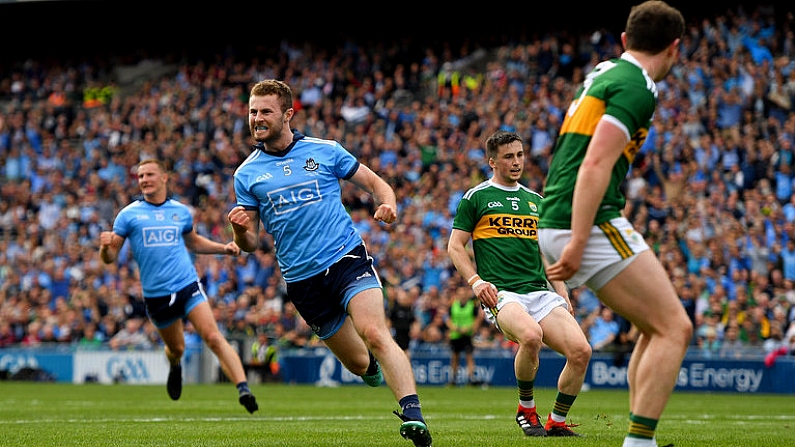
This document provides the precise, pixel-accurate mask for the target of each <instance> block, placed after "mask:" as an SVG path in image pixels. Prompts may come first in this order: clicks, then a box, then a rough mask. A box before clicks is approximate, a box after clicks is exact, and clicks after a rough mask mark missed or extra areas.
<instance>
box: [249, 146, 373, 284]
mask: <svg viewBox="0 0 795 447" xmlns="http://www.w3.org/2000/svg"><path fill="white" fill-rule="evenodd" d="M358 168H359V162H358V161H357V160H356V158H355V157H354V156H353V155H352V154H351V153H350V152H348V151H347V150H346V149H345V148H344V147H342V145H340V144H339V143H338V142H336V141H332V140H322V139H319V138H313V137H307V136H304V135H302V134H301V133H299V132H294V135H293V143H292V144H291V145H290V146H289V147H287V149H285V150H284V151H281V152H278V153H268V152H265V151H263V150H260V149H257V148H256V145H255V149H254V151H253V152H252V153H251V155H249V156H248V158H247V159H246V160H245V161H244V162H243V163H241V164H240V166H239V167H238V168H237V170H236V171H235V176H234V178H235V195H236V196H237V204H238V205H241V206H243V207H244V208H245V209H247V210H257V209H258V210H259V215H260V220H261V222H262V225H263V227H264V228H265V231H267V232H268V233H270V234H271V235H272V236H273V239H274V244H275V246H276V259H277V261H278V262H279V268H280V269H281V272H282V276H283V277H284V279H285V281H289V282H294V281H299V280H302V279H306V278H309V277H311V276H314V275H316V274H318V273H320V272H322V271H323V270H325V269H327V268H328V267H330V266H331V265H332V264H334V263H335V262H336V261H337V260H339V259H340V258H341V257H342V256H343V255H344V254H346V253H347V252H349V251H350V250H352V249H353V248H354V247H356V246H358V245H360V244H361V243H362V238H361V236H360V235H359V233H358V232H357V231H356V229H355V228H354V227H353V221H352V220H351V217H350V215H349V214H348V212H347V210H346V209H345V207H344V206H343V204H342V198H341V186H340V179H346V180H347V179H349V178H350V177H351V176H353V174H354V173H355V172H356V170H357V169H358Z"/></svg>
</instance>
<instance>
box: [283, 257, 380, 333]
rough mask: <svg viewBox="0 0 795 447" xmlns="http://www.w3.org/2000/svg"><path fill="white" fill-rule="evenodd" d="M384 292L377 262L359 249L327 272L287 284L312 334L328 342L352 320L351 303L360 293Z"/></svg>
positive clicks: (289, 295) (288, 294)
mask: <svg viewBox="0 0 795 447" xmlns="http://www.w3.org/2000/svg"><path fill="white" fill-rule="evenodd" d="M375 288H379V289H380V288H381V280H380V279H379V278H378V273H377V272H376V271H375V267H374V266H373V258H371V257H370V255H369V254H367V249H366V248H365V247H364V245H363V244H362V245H359V246H358V247H356V248H354V249H353V250H351V251H350V252H348V253H347V254H346V255H345V256H343V257H342V258H340V260H339V261H337V262H336V263H334V265H332V266H331V267H329V268H328V269H326V270H325V271H324V272H322V273H319V274H317V275H315V276H313V277H311V278H307V279H303V280H300V281H295V282H289V283H287V298H288V299H289V300H290V301H292V302H293V304H295V308H296V310H298V313H299V314H300V315H301V317H303V318H304V320H305V321H306V322H307V324H308V325H309V327H311V328H312V331H313V332H314V333H315V334H317V336H318V337H320V339H321V340H325V339H327V338H329V337H331V336H332V335H334V334H336V333H337V331H338V330H339V329H340V327H341V326H342V324H343V323H344V322H345V318H346V317H347V316H348V312H347V308H348V302H350V300H351V298H353V297H354V296H355V295H356V294H357V293H359V292H361V291H363V290H367V289H375Z"/></svg>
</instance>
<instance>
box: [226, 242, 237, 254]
mask: <svg viewBox="0 0 795 447" xmlns="http://www.w3.org/2000/svg"><path fill="white" fill-rule="evenodd" d="M224 253H226V254H228V255H235V256H237V255H239V254H240V247H238V246H237V244H236V243H235V242H234V241H232V242H230V243H228V244H226V245H224Z"/></svg>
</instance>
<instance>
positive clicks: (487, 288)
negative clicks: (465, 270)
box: [472, 280, 497, 308]
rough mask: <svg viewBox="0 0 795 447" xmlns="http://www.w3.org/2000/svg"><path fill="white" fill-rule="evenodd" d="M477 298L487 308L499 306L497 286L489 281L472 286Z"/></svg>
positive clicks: (481, 281) (478, 282)
mask: <svg viewBox="0 0 795 447" xmlns="http://www.w3.org/2000/svg"><path fill="white" fill-rule="evenodd" d="M472 291H473V292H475V296H476V297H477V299H479V300H480V302H481V303H483V304H484V305H485V306H486V307H488V308H492V307H494V306H496V305H497V286H495V285H494V284H492V283H490V282H487V281H483V280H480V281H477V282H475V284H474V285H473V286H472Z"/></svg>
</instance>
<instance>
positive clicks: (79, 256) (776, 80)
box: [0, 7, 795, 357]
mask: <svg viewBox="0 0 795 447" xmlns="http://www.w3.org/2000/svg"><path fill="white" fill-rule="evenodd" d="M617 37H618V36H616V35H613V34H612V33H611V32H610V31H608V30H605V29H598V30H588V32H586V33H582V34H579V35H574V34H570V33H566V32H560V33H548V34H544V35H539V36H532V37H528V38H526V39H524V40H518V39H517V40H512V41H510V42H505V43H503V44H501V45H499V46H496V47H493V48H487V47H480V46H475V45H469V44H466V43H465V44H462V45H461V47H460V48H451V47H444V48H442V49H437V48H432V47H428V48H426V49H425V51H424V53H422V54H414V53H408V52H406V51H403V49H402V47H401V46H399V45H398V44H393V46H372V47H370V46H363V45H359V44H357V43H356V42H355V41H347V42H346V43H345V45H340V46H337V47H335V48H333V49H328V48H323V47H320V46H317V47H315V46H312V45H309V44H300V45H299V44H296V43H294V42H290V41H287V40H285V41H283V42H282V44H281V46H280V47H279V48H278V49H277V50H276V51H275V52H274V53H273V54H271V55H265V56H263V57H253V58H243V57H239V56H236V55H235V53H234V52H233V51H229V52H226V53H223V54H214V55H208V57H207V58H205V59H191V58H186V57H183V58H180V57H179V55H175V56H174V57H173V58H172V59H163V60H150V59H146V60H143V59H142V60H138V61H136V63H137V64H138V67H140V66H142V65H146V66H147V67H155V68H157V70H154V69H149V70H144V71H146V73H147V74H148V77H146V76H142V77H139V78H138V80H139V82H123V81H122V80H121V79H120V78H119V76H118V74H119V72H116V71H113V70H112V69H111V68H109V67H108V66H103V65H97V64H92V63H90V62H82V63H74V64H67V65H63V64H61V65H58V64H56V65H50V64H44V63H42V62H41V61H36V60H26V61H24V62H20V63H18V64H15V65H13V66H12V67H9V68H7V69H4V70H5V72H0V75H1V76H0V104H2V109H0V160H1V161H2V162H1V163H0V169H1V171H0V189H2V200H0V348H3V347H10V346H26V347H28V346H30V347H32V346H38V345H41V344H45V343H61V344H69V345H72V346H75V347H83V348H96V347H101V346H110V347H111V348H113V349H127V348H133V347H149V346H152V345H158V344H160V341H159V340H158V339H157V335H156V331H154V330H153V327H152V326H151V323H150V322H149V321H148V320H147V319H146V318H144V317H145V310H144V306H143V302H142V299H143V298H142V296H141V289H140V285H139V282H138V280H137V278H136V274H137V273H136V266H135V263H134V261H133V260H132V258H131V256H130V254H129V251H122V253H121V254H120V256H119V262H118V263H117V264H115V265H113V266H105V265H103V263H102V262H101V261H100V259H99V256H98V245H97V244H98V238H99V233H100V232H101V231H103V230H108V229H110V228H111V225H112V223H113V222H112V219H113V216H114V215H115V213H116V212H117V211H118V210H119V209H120V208H121V207H123V206H125V205H126V204H128V203H130V202H131V201H132V200H133V199H134V197H135V194H137V191H138V188H137V178H136V176H135V173H134V172H133V169H132V168H133V166H134V165H135V164H136V163H137V162H138V161H140V160H141V159H144V158H149V157H157V158H161V159H166V160H170V161H171V162H172V163H173V166H172V168H173V171H174V174H175V175H173V176H172V179H171V183H170V188H171V192H172V194H173V196H174V197H177V198H179V199H180V200H182V201H183V202H185V203H186V204H189V205H190V206H191V207H192V208H193V209H194V211H195V226H196V231H197V232H198V233H199V234H202V235H205V236H208V237H210V238H211V239H213V240H218V241H223V240H226V241H229V240H232V234H231V232H230V229H229V227H228V222H226V214H227V211H228V210H229V209H230V208H231V207H232V206H233V205H234V204H235V199H234V195H233V191H232V174H233V172H234V170H235V168H236V167H237V166H238V164H239V163H240V162H241V161H242V160H243V159H244V158H245V157H246V155H247V154H248V151H250V141H249V129H248V125H247V114H248V107H247V99H248V98H247V93H248V89H249V88H250V85H252V83H254V82H256V81H259V80H261V79H265V78H277V79H282V80H285V81H286V82H288V83H289V84H290V85H291V86H292V88H293V90H294V92H295V94H296V100H297V101H296V103H295V107H294V108H295V110H296V114H295V117H294V118H293V121H292V127H293V128H294V129H297V130H299V131H301V132H302V133H305V134H307V135H311V136H317V137H321V138H330V139H336V140H338V141H340V142H342V143H343V145H344V146H345V147H346V148H347V149H348V150H350V151H351V152H352V153H353V154H355V155H356V156H357V157H358V158H359V159H361V160H362V161H363V162H364V163H365V164H367V165H369V166H370V167H371V168H373V170H374V171H376V172H378V173H379V174H380V175H381V176H382V177H383V178H384V179H385V180H387V181H388V182H389V183H390V184H391V185H392V186H393V188H394V189H395V191H396V193H397V197H398V200H399V208H400V209H399V218H398V222H397V223H395V224H393V225H391V226H383V225H379V224H378V223H376V222H374V221H373V220H372V218H371V216H372V211H373V208H372V206H373V204H372V202H371V201H370V199H369V197H368V196H367V195H366V194H364V193H363V192H362V191H359V190H356V189H355V187H346V188H348V189H346V190H345V191H344V194H343V200H344V201H345V204H346V206H347V207H348V209H349V210H350V213H351V215H352V217H353V219H354V221H355V222H356V225H357V228H358V230H359V231H360V232H361V234H362V235H363V236H364V238H365V240H366V243H367V246H368V249H369V251H370V253H371V254H373V255H374V257H375V260H376V262H377V267H378V269H379V271H380V273H381V275H382V280H383V282H384V284H385V286H386V288H385V306H387V309H388V314H389V315H391V314H392V312H391V310H392V308H393V307H395V306H396V303H398V302H403V303H411V306H412V309H413V312H412V313H411V314H410V317H409V318H408V319H406V314H405V313H402V315H403V316H402V318H403V320H402V321H397V320H395V321H393V322H392V323H393V325H394V327H395V329H396V330H397V329H398V327H400V328H401V329H400V330H407V331H409V334H410V337H411V339H412V342H411V349H412V350H420V349H423V348H428V347H431V348H432V347H441V349H447V347H446V346H447V341H446V332H447V328H446V324H445V320H446V318H447V307H448V306H449V303H450V300H451V299H452V297H453V296H454V295H455V294H459V293H464V294H466V293H471V290H470V289H469V287H468V286H467V284H466V282H465V281H464V280H463V279H462V278H460V277H459V275H457V274H456V273H455V269H454V268H453V266H452V265H451V263H450V261H449V259H448V258H447V255H446V245H447V239H448V236H449V234H450V229H451V224H452V218H453V214H454V212H455V209H456V204H457V201H458V200H459V199H460V198H461V196H462V194H463V193H464V192H465V191H466V190H467V189H468V188H470V187H471V186H473V185H474V184H476V183H478V182H480V181H482V180H484V179H486V176H487V175H488V174H489V172H487V171H484V167H486V168H487V165H486V164H485V163H484V156H485V153H484V139H485V137H486V136H487V135H489V134H491V133H492V132H493V131H495V130H497V129H505V130H511V131H516V132H518V133H519V134H520V135H522V136H523V138H524V140H525V143H526V147H527V150H528V153H529V157H528V159H529V160H528V163H529V164H528V166H527V168H526V169H525V178H524V179H523V183H525V184H526V185H528V186H529V187H531V188H532V189H535V190H536V191H539V192H541V191H542V190H543V185H542V181H543V178H544V174H545V172H546V168H547V166H548V164H549V160H550V156H551V153H552V148H553V145H554V142H555V139H556V135H557V131H558V129H559V126H560V123H561V122H562V117H563V114H564V113H565V110H564V107H565V104H568V102H569V99H570V98H571V96H572V94H573V89H574V88H575V87H576V86H577V85H578V84H579V83H580V82H581V81H582V80H583V78H584V76H586V75H587V73H588V72H589V70H590V69H591V68H592V67H593V66H594V65H595V64H596V63H597V62H598V61H600V60H602V59H604V58H607V57H612V56H617V55H619V54H620V53H621V47H620V42H619V40H618V38H617ZM681 58H682V63H681V64H680V65H679V66H678V67H675V68H674V70H673V71H672V72H671V74H670V75H669V76H668V77H667V78H666V79H665V80H664V81H662V82H660V83H659V91H660V96H659V102H660V104H659V107H658V113H657V116H656V118H655V126H654V129H653V131H654V132H653V134H652V135H650V136H649V138H648V139H647V142H646V144H645V145H644V147H643V149H642V152H641V154H639V156H638V157H637V159H636V163H635V165H634V166H633V169H632V171H631V174H630V177H629V178H628V179H627V182H626V191H627V195H628V198H629V200H628V203H627V207H626V215H627V216H628V218H629V219H630V220H631V221H632V222H633V223H634V224H635V225H636V228H638V229H641V230H642V232H643V233H644V235H645V236H646V238H647V240H648V241H649V243H650V245H652V246H653V248H654V250H655V251H656V252H657V254H658V255H659V257H660V259H661V260H662V261H663V263H664V265H665V266H666V269H667V270H668V272H669V274H670V276H671V278H672V280H673V281H674V284H675V287H676V289H677V290H678V292H679V295H680V297H681V300H682V303H683V305H684V306H685V307H686V308H687V310H688V312H689V314H690V316H691V318H692V320H693V321H694V323H695V326H696V328H697V329H696V335H695V337H694V339H693V341H692V347H691V352H693V353H701V354H703V355H706V356H711V357H737V356H763V355H765V354H767V353H770V352H774V351H777V350H778V349H780V348H782V347H789V348H790V349H795V324H793V320H795V113H793V112H795V108H793V101H795V19H794V18H793V15H792V14H790V13H786V14H784V11H779V10H776V11H773V10H771V9H769V8H762V7H760V8H756V9H753V10H744V9H742V8H737V9H734V10H728V11H726V12H725V13H721V14H718V15H715V16H714V17H710V18H705V19H703V20H698V21H691V22H690V23H689V28H688V32H687V34H686V36H685V38H684V41H683V44H682V52H681ZM130 70H135V64H133V63H130ZM158 70H159V71H158ZM308 236H309V235H308ZM196 265H197V269H198V271H199V273H200V275H201V279H202V283H203V284H204V286H205V289H206V291H207V293H208V295H209V296H210V297H211V301H212V307H213V310H214V312H215V317H216V319H217V321H218V323H219V325H220V326H221V327H222V329H223V331H224V333H225V334H226V335H227V337H229V338H241V337H245V338H249V339H254V338H256V334H258V333H265V334H267V336H268V339H269V340H270V341H271V343H273V344H276V345H278V346H279V347H280V348H283V349H288V348H291V347H299V348H300V347H302V346H307V345H316V344H318V343H319V341H318V340H317V339H316V337H313V336H312V333H311V330H310V329H309V328H308V326H307V325H306V324H305V323H304V322H303V320H302V319H301V318H300V316H299V315H297V313H296V312H295V308H294V307H293V306H292V304H291V303H290V302H289V301H287V300H285V299H284V292H285V290H284V287H283V282H282V280H281V277H280V273H279V269H278V267H277V265H276V261H275V258H274V254H273V245H272V241H270V240H269V239H268V238H267V237H265V238H263V242H262V244H261V247H260V249H259V250H257V252H255V253H253V254H251V255H240V256H237V257H226V256H209V255H200V256H197V257H196ZM572 301H573V302H574V303H575V307H576V311H577V317H578V320H579V321H580V322H581V324H582V326H583V329H584V330H585V331H586V333H587V334H588V337H589V340H590V342H591V343H592V345H593V346H594V348H595V349H597V350H613V351H616V352H619V353H621V352H628V351H629V350H630V349H631V345H632V342H633V330H632V327H631V326H630V325H628V324H627V323H626V322H625V321H624V320H623V319H622V318H621V317H620V316H618V315H614V314H612V312H610V310H609V309H603V308H602V306H601V305H600V303H599V301H598V299H597V298H596V297H595V296H594V294H593V293H592V292H590V291H589V290H587V289H584V288H582V289H576V290H573V291H572ZM395 314H397V313H395ZM475 344H476V346H477V347H478V348H483V349H486V348H493V349H512V348H513V346H512V344H511V343H510V342H507V341H505V340H504V339H502V337H501V336H500V335H499V334H498V333H497V332H495V331H494V330H493V329H492V328H491V327H490V326H484V327H482V328H481V329H480V330H479V331H478V333H477V335H476V337H475Z"/></svg>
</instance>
